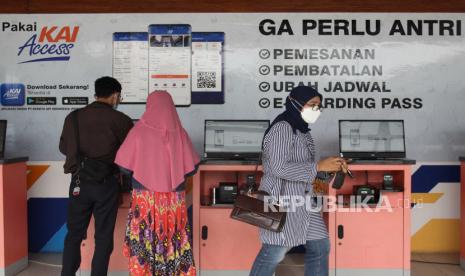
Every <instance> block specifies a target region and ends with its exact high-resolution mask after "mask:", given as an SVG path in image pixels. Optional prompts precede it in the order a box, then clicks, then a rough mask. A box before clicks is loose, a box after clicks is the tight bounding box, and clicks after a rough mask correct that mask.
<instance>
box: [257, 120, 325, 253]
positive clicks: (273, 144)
mask: <svg viewBox="0 0 465 276" xmlns="http://www.w3.org/2000/svg"><path fill="white" fill-rule="evenodd" d="M317 175H318V177H319V176H322V177H325V175H326V174H318V173H317V170H316V160H315V144H314V142H313V138H312V136H311V134H310V132H307V133H302V132H300V131H299V130H296V133H295V134H294V133H293V130H292V127H291V125H290V124H289V123H288V122H286V121H280V122H278V123H276V124H275V125H273V126H272V127H271V129H270V131H269V132H268V133H267V134H266V136H265V137H264V142H263V177H262V180H261V183H260V190H263V191H266V192H268V193H269V194H271V195H273V196H275V197H278V195H279V194H280V192H281V185H283V186H282V193H281V195H284V196H288V197H290V196H304V197H305V196H307V195H313V190H312V182H313V181H314V179H315V178H316V177H317ZM291 208H295V212H288V213H287V217H286V223H285V225H284V227H283V231H282V232H279V233H276V232H272V231H268V230H265V229H260V239H261V241H262V242H263V243H265V244H272V245H280V246H289V247H293V246H298V245H302V244H305V243H306V241H307V240H315V239H323V238H327V237H328V231H327V229H326V225H325V223H324V221H323V219H322V216H321V213H320V212H312V211H310V210H307V209H308V208H307V209H306V207H305V205H304V206H299V207H295V206H294V207H292V206H291Z"/></svg>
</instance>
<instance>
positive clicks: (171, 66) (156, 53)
mask: <svg viewBox="0 0 465 276" xmlns="http://www.w3.org/2000/svg"><path fill="white" fill-rule="evenodd" d="M191 55H192V53H191V26H190V25H187V24H178V25H160V24H158V25H157V24H152V25H150V26H149V91H154V90H166V91H168V93H170V94H171V96H172V98H173V101H174V103H175V104H176V105H177V106H188V105H190V104H191Z"/></svg>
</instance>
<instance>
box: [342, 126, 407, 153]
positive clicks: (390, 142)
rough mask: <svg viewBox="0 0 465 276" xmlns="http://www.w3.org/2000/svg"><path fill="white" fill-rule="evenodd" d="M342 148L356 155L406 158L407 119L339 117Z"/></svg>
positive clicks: (343, 150)
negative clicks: (405, 130)
mask: <svg viewBox="0 0 465 276" xmlns="http://www.w3.org/2000/svg"><path fill="white" fill-rule="evenodd" d="M339 151H340V153H341V156H343V157H345V158H354V159H385V158H397V159H398V158H405V132H404V121H403V120H339Z"/></svg>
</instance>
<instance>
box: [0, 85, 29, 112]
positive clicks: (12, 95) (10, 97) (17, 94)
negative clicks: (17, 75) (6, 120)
mask: <svg viewBox="0 0 465 276" xmlns="http://www.w3.org/2000/svg"><path fill="white" fill-rule="evenodd" d="M0 94H1V97H2V100H1V101H2V105H5V106H23V105H24V98H25V97H24V95H25V94H26V89H25V87H24V84H21V83H4V84H2V85H0Z"/></svg>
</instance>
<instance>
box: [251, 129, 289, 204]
mask: <svg viewBox="0 0 465 276" xmlns="http://www.w3.org/2000/svg"><path fill="white" fill-rule="evenodd" d="M263 139H265V138H263ZM262 157H263V147H262V150H261V151H260V154H259V155H258V159H257V164H256V165H255V171H254V179H255V181H256V180H257V176H258V166H259V165H260V162H261V161H262ZM262 163H263V162H262ZM262 165H263V164H262ZM279 181H280V182H281V187H280V189H279V194H278V203H279V201H280V200H279V197H280V196H282V195H283V190H284V185H283V183H282V179H281V178H279Z"/></svg>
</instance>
